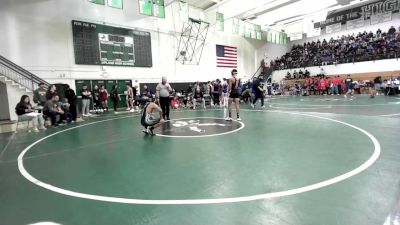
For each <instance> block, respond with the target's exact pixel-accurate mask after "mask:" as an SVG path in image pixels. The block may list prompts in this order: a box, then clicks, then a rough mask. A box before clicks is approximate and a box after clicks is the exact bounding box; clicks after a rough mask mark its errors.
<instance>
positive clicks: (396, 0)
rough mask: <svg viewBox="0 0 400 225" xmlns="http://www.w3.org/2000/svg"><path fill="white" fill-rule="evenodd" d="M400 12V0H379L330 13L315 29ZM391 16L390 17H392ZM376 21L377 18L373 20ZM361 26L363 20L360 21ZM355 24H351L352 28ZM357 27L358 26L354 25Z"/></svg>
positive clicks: (316, 24)
mask: <svg viewBox="0 0 400 225" xmlns="http://www.w3.org/2000/svg"><path fill="white" fill-rule="evenodd" d="M399 11H400V0H378V1H374V2H372V3H363V4H360V5H358V6H355V7H352V8H348V7H346V8H344V9H339V10H333V11H330V12H328V15H327V17H326V20H325V21H321V22H317V23H314V28H322V29H323V28H325V27H326V26H329V25H332V24H337V23H340V24H346V23H347V21H349V20H357V19H362V20H368V19H370V18H371V16H374V15H381V14H385V15H387V14H388V13H391V14H392V13H398V12H399ZM391 14H390V15H391ZM373 19H375V21H376V18H373ZM359 21H360V22H359V24H360V23H361V20H359ZM352 25H353V24H350V26H352ZM354 26H356V25H354Z"/></svg>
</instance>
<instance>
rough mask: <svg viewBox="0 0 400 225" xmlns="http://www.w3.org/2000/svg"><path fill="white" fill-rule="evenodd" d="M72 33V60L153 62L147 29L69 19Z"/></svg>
mask: <svg viewBox="0 0 400 225" xmlns="http://www.w3.org/2000/svg"><path fill="white" fill-rule="evenodd" d="M72 33H73V45H74V53H75V64H81V65H109V66H133V67H152V66H153V63H152V54H151V35H150V33H149V32H146V31H140V30H136V29H126V28H121V27H112V26H106V25H102V24H95V23H88V22H82V21H76V20H73V21H72Z"/></svg>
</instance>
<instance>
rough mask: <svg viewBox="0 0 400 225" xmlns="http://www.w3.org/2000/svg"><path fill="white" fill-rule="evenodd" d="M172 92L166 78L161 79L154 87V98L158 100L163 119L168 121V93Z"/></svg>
mask: <svg viewBox="0 0 400 225" xmlns="http://www.w3.org/2000/svg"><path fill="white" fill-rule="evenodd" d="M171 91H172V88H171V85H169V83H167V78H166V77H162V79H161V83H160V84H158V85H157V87H156V98H159V99H160V101H159V102H160V106H161V109H162V111H163V119H164V120H169V108H170V98H169V93H170V92H171Z"/></svg>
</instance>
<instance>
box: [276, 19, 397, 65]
mask: <svg viewBox="0 0 400 225" xmlns="http://www.w3.org/2000/svg"><path fill="white" fill-rule="evenodd" d="M399 53H400V34H399V32H398V31H396V28H395V27H393V26H392V27H391V28H390V29H389V31H388V33H383V32H382V31H381V30H378V31H377V32H376V34H373V33H372V32H369V33H367V32H366V31H364V32H360V33H358V34H357V35H356V34H352V35H342V36H341V37H338V38H337V39H333V38H331V39H330V40H329V41H327V40H325V39H323V40H322V42H321V40H318V41H317V42H314V41H312V42H311V43H310V42H308V43H303V45H295V46H293V48H292V50H291V51H290V52H288V53H286V54H285V55H283V56H282V57H281V58H277V59H276V60H275V61H274V62H273V63H271V65H273V68H274V69H275V70H281V69H293V68H300V67H307V66H321V65H329V64H336V63H349V62H359V61H367V60H377V59H385V58H395V57H398V55H399Z"/></svg>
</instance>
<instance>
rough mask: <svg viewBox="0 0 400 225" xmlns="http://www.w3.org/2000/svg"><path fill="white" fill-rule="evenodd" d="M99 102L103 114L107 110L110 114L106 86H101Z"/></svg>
mask: <svg viewBox="0 0 400 225" xmlns="http://www.w3.org/2000/svg"><path fill="white" fill-rule="evenodd" d="M99 101H100V105H101V110H102V112H105V111H106V110H107V112H108V92H107V89H106V88H105V87H104V85H101V86H100V90H99Z"/></svg>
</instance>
